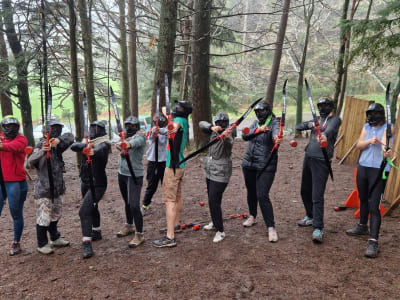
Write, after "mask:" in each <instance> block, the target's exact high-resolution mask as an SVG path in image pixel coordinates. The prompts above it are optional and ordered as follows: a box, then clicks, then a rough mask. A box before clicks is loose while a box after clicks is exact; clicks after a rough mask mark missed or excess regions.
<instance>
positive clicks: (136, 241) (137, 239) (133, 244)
mask: <svg viewBox="0 0 400 300" xmlns="http://www.w3.org/2000/svg"><path fill="white" fill-rule="evenodd" d="M143 243H144V236H143V233H142V232H135V237H134V238H133V240H132V241H130V242H129V244H128V246H129V248H135V247H137V246H139V245H140V244H143Z"/></svg>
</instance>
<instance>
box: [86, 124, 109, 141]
mask: <svg viewBox="0 0 400 300" xmlns="http://www.w3.org/2000/svg"><path fill="white" fill-rule="evenodd" d="M89 135H90V139H91V140H93V139H96V138H98V137H101V136H105V135H107V131H106V124H105V123H104V122H103V121H94V122H93V123H92V124H90V128H89Z"/></svg>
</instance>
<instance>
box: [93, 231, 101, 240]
mask: <svg viewBox="0 0 400 300" xmlns="http://www.w3.org/2000/svg"><path fill="white" fill-rule="evenodd" d="M102 238H103V237H102V236H101V230H92V242H95V241H100V240H101V239H102Z"/></svg>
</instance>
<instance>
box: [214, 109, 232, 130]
mask: <svg viewBox="0 0 400 300" xmlns="http://www.w3.org/2000/svg"><path fill="white" fill-rule="evenodd" d="M214 124H215V126H220V127H221V128H222V129H226V128H228V126H229V116H228V114H227V113H225V112H218V113H217V114H216V116H215V118H214Z"/></svg>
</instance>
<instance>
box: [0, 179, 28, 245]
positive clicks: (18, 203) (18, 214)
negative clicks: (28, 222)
mask: <svg viewBox="0 0 400 300" xmlns="http://www.w3.org/2000/svg"><path fill="white" fill-rule="evenodd" d="M5 185H6V191H7V198H8V203H9V205H10V213H11V216H12V218H13V220H14V241H16V242H19V241H20V240H21V235H22V230H23V229H24V202H25V199H26V194H27V193H28V184H27V182H26V180H24V181H12V182H5ZM0 190H1V187H0ZM4 202H5V201H4V199H3V194H2V193H0V216H1V212H2V210H3V206H4Z"/></svg>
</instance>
